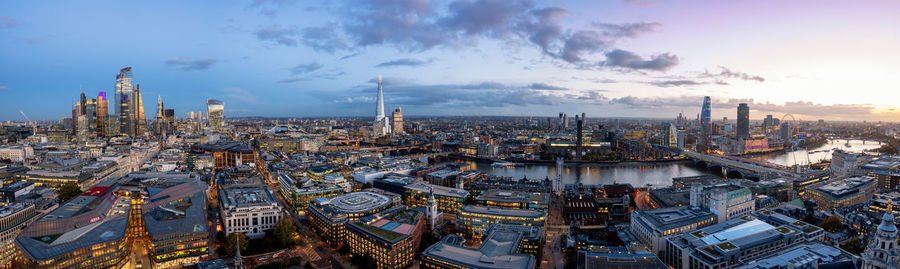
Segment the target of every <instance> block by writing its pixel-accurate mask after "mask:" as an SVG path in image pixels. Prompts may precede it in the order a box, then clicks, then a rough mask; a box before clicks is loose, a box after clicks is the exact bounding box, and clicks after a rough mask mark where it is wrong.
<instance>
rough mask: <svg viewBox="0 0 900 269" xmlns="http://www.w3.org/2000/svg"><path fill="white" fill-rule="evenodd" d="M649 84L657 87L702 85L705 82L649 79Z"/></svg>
mask: <svg viewBox="0 0 900 269" xmlns="http://www.w3.org/2000/svg"><path fill="white" fill-rule="evenodd" d="M649 84H650V85H654V86H659V87H681V86H697V85H703V84H705V83H703V82H698V81H693V80H687V79H684V80H663V81H651V82H649Z"/></svg>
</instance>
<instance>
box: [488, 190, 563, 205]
mask: <svg viewBox="0 0 900 269" xmlns="http://www.w3.org/2000/svg"><path fill="white" fill-rule="evenodd" d="M475 200H476V201H492V202H497V203H528V204H540V205H547V204H549V203H550V193H546V192H523V191H513V190H501V189H489V190H485V191H482V192H481V194H479V195H478V197H476V198H475Z"/></svg>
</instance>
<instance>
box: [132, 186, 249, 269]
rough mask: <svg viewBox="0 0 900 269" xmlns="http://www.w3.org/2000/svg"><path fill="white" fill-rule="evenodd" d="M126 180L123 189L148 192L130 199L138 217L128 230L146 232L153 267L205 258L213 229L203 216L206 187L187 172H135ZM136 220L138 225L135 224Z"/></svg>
mask: <svg viewBox="0 0 900 269" xmlns="http://www.w3.org/2000/svg"><path fill="white" fill-rule="evenodd" d="M128 179H129V180H130V182H128V183H125V186H124V187H123V190H129V189H128V188H129V187H131V186H136V187H138V189H133V190H134V191H144V192H147V193H148V194H150V196H148V197H147V200H143V199H138V200H137V201H138V203H135V201H132V213H136V214H140V217H141V219H140V221H133V220H132V221H131V223H132V224H131V225H132V226H131V227H129V229H130V230H131V231H140V232H144V231H146V236H149V238H150V243H151V244H152V247H151V248H150V250H151V252H150V259H151V261H153V263H154V268H179V267H180V266H181V265H183V264H191V263H197V262H200V261H201V260H203V259H205V258H207V256H208V255H209V239H210V238H209V235H210V230H209V229H214V228H211V227H208V223H207V217H206V216H207V211H206V208H207V197H206V192H207V190H208V189H209V187H208V186H207V185H206V184H205V183H202V182H200V180H199V179H198V178H197V177H196V175H194V174H190V173H163V172H138V173H132V174H129V176H128ZM148 179H156V180H155V181H153V180H148ZM135 222H139V223H138V224H139V225H140V226H139V227H134V225H133V224H134V223H135ZM248 236H249V235H248Z"/></svg>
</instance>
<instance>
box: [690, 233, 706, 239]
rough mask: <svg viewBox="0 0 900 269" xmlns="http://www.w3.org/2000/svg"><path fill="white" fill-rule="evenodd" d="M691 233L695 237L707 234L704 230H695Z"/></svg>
mask: <svg viewBox="0 0 900 269" xmlns="http://www.w3.org/2000/svg"><path fill="white" fill-rule="evenodd" d="M691 235H693V236H694V237H696V238H701V237H704V236H707V235H709V234H707V233H706V232H704V231H695V232H692V233H691Z"/></svg>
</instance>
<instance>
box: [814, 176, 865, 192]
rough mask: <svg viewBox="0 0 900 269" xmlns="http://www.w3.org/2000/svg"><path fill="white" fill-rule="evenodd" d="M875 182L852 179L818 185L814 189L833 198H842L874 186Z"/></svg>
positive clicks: (860, 178)
mask: <svg viewBox="0 0 900 269" xmlns="http://www.w3.org/2000/svg"><path fill="white" fill-rule="evenodd" d="M874 182H875V180H874V179H872V178H867V177H851V178H844V179H836V180H832V181H828V182H823V183H820V184H816V185H814V186H815V187H814V188H815V189H816V190H818V191H820V192H822V193H825V194H828V195H831V196H832V197H842V196H845V195H850V194H853V193H856V192H858V191H859V188H861V187H863V186H865V185H867V184H874ZM811 187H812V186H811Z"/></svg>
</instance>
